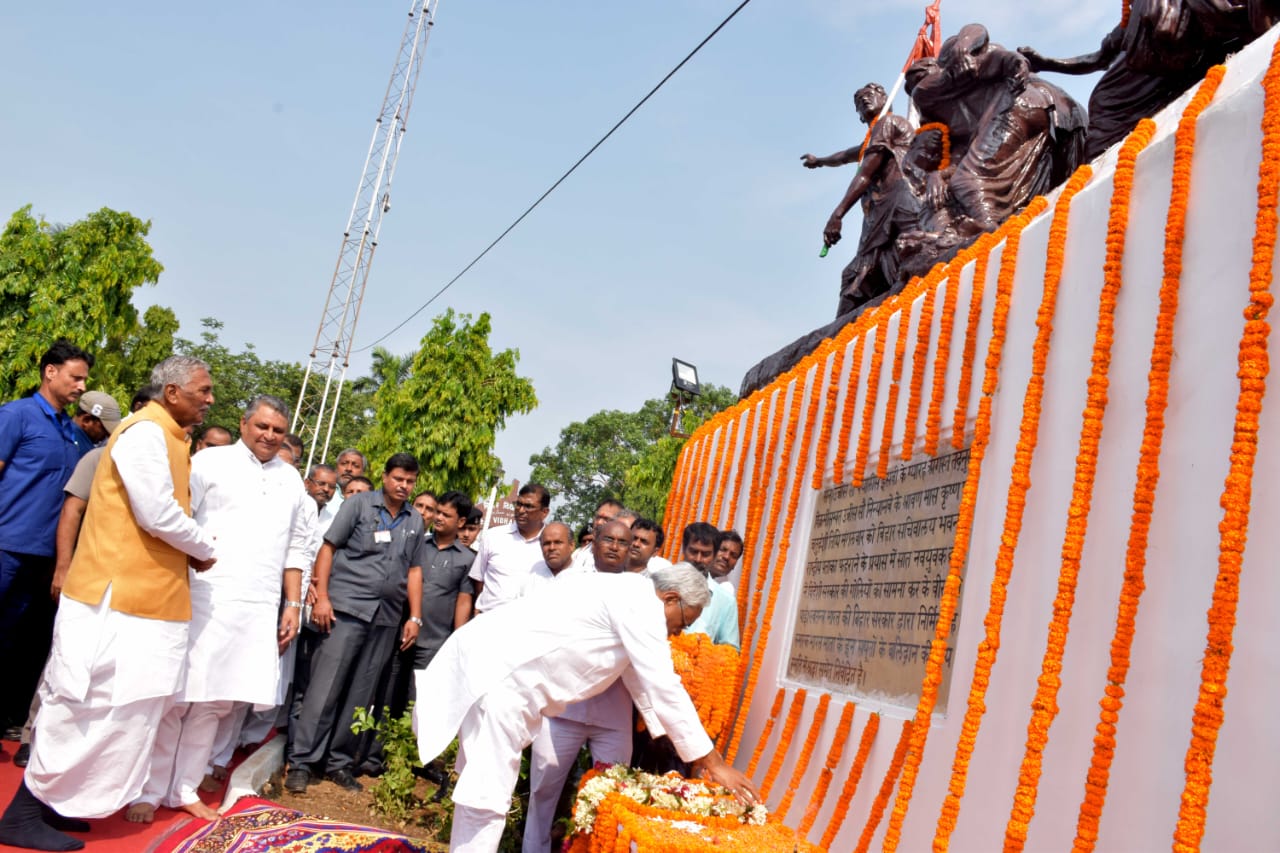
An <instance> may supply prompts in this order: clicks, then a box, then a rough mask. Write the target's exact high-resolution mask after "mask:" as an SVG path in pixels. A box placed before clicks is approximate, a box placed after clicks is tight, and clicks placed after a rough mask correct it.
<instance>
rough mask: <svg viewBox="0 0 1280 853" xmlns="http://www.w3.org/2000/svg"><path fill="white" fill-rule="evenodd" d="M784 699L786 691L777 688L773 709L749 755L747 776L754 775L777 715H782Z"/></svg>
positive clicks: (782, 688) (770, 710) (783, 688)
mask: <svg viewBox="0 0 1280 853" xmlns="http://www.w3.org/2000/svg"><path fill="white" fill-rule="evenodd" d="M786 697H787V689H786V688H785V687H779V688H778V692H777V694H776V695H775V696H774V697H773V707H772V708H770V709H769V719H768V720H767V721H766V722H765V724H764V731H762V732H760V737H759V738H758V739H757V740H756V748H755V750H754V751H752V753H751V761H750V762H748V763H747V775H748V776H752V777H754V776H755V775H756V767H757V766H758V765H759V764H760V757H761V756H762V755H764V745H765V744H766V743H768V742H769V735H771V734H773V726H774V724H775V723H776V722H777V721H778V715H779V714H781V713H782V700H783V699H785V698H786Z"/></svg>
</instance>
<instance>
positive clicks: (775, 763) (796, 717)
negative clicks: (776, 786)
mask: <svg viewBox="0 0 1280 853" xmlns="http://www.w3.org/2000/svg"><path fill="white" fill-rule="evenodd" d="M808 698H809V694H808V692H807V691H806V690H805V689H804V688H803V687H801V688H800V689H799V690H797V691H796V693H795V695H794V696H792V697H791V708H790V709H789V710H788V711H787V721H786V723H784V724H783V726H782V734H781V735H779V736H778V745H777V746H775V747H774V748H773V760H772V761H770V762H769V769H768V770H766V771H765V773H764V781H762V782H761V783H760V799H762V800H767V799H768V798H769V792H770V791H771V790H773V783H774V780H776V779H777V778H778V771H779V770H781V769H782V762H783V760H784V759H785V758H786V757H787V755H788V754H789V753H790V752H791V736H792V735H794V734H795V732H796V726H797V725H799V723H800V717H801V716H802V715H803V714H804V703H805V700H806V699H808Z"/></svg>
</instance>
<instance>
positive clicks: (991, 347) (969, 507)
mask: <svg viewBox="0 0 1280 853" xmlns="http://www.w3.org/2000/svg"><path fill="white" fill-rule="evenodd" d="M1047 206H1048V202H1046V201H1045V199H1044V197H1043V196H1037V197H1036V198H1035V199H1033V200H1032V202H1031V204H1029V205H1027V208H1026V209H1025V210H1024V211H1023V212H1022V213H1021V214H1019V215H1018V216H1015V217H1013V219H1012V220H1010V222H1011V223H1012V224H1009V229H1008V231H1007V232H1006V235H1007V237H1006V240H1005V246H1004V252H1003V254H1002V256H1001V266H1000V275H999V278H998V280H997V282H996V296H995V305H994V308H993V310H992V315H991V340H990V342H989V344H988V347H987V360H986V370H985V372H984V374H983V380H982V397H981V398H980V400H979V402H978V419H977V423H976V425H975V427H974V437H973V444H972V445H971V446H970V448H969V472H968V474H967V475H966V477H965V484H964V491H963V492H962V493H961V497H960V507H959V509H958V510H957V513H958V518H957V519H956V538H955V544H954V545H953V546H952V549H951V563H950V568H949V571H948V574H947V582H946V585H945V586H944V587H943V591H942V598H941V600H940V601H939V602H938V625H937V632H938V634H941V636H937V635H935V638H934V640H933V642H932V644H931V646H930V649H929V656H928V658H927V659H926V661H925V676H924V680H923V682H922V683H921V686H920V699H919V702H918V703H917V706H916V716H915V725H914V726H913V727H912V735H911V737H912V743H911V746H910V749H909V751H908V753H907V758H906V760H905V762H904V765H903V778H902V784H901V786H899V789H898V796H897V799H896V800H895V801H894V807H893V813H892V814H891V815H890V817H889V826H888V828H887V829H886V830H885V839H884V843H885V847H884V849H885V850H886V851H889V852H890V853H892V851H894V850H896V849H897V847H898V841H899V837H900V834H901V829H902V822H903V820H905V819H906V814H907V807H908V804H909V803H910V801H911V794H912V791H913V790H914V787H915V777H916V773H917V772H918V770H919V767H920V761H921V759H922V758H923V756H924V747H925V742H926V740H927V737H928V733H929V724H930V722H931V716H932V714H933V707H934V703H935V702H936V701H937V696H938V685H940V684H941V683H942V659H943V656H944V655H945V653H946V648H947V644H946V637H947V636H949V634H950V626H951V621H952V619H953V618H954V617H955V612H956V607H957V605H958V603H959V598H960V576H961V573H962V572H963V571H964V564H965V560H966V559H967V557H968V553H969V536H970V534H971V533H972V532H973V518H974V507H975V505H976V503H977V498H978V481H979V478H980V475H981V471H982V460H983V458H984V457H985V455H986V449H987V443H988V441H989V440H990V432H991V398H992V396H993V395H994V394H995V390H996V384H997V380H998V378H999V373H1000V362H1001V357H1002V356H1003V353H1004V339H1005V331H1006V328H1007V326H1008V321H1009V300H1010V296H1011V294H1012V292H1013V279H1014V273H1015V272H1016V268H1017V262H1018V248H1019V246H1020V245H1021V242H1022V230H1023V229H1024V228H1025V227H1026V226H1027V224H1028V223H1029V222H1031V220H1033V219H1034V218H1035V217H1037V216H1039V215H1040V214H1041V213H1042V212H1043V211H1044V210H1045V208H1046V207H1047ZM1006 224H1008V223H1006Z"/></svg>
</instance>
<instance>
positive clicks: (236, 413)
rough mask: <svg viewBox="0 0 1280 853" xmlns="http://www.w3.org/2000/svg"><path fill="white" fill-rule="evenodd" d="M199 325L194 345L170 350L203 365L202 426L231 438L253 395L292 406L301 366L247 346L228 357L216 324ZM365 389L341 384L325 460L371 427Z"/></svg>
mask: <svg viewBox="0 0 1280 853" xmlns="http://www.w3.org/2000/svg"><path fill="white" fill-rule="evenodd" d="M200 323H201V325H202V326H203V327H204V331H203V332H201V333H200V340H199V341H189V340H186V339H185V338H178V339H177V341H176V342H175V347H174V348H175V349H176V351H177V352H179V353H181V354H183V355H192V356H195V357H196V358H199V359H202V360H204V361H206V362H208V364H209V372H210V374H211V375H212V376H213V396H214V400H215V402H214V404H213V406H212V407H211V408H210V409H209V413H208V414H207V415H206V416H205V425H206V426H213V425H216V426H220V427H226V428H227V429H229V430H231V433H232V434H233V435H235V434H237V433H238V432H239V426H240V416H241V415H242V414H243V413H244V409H245V406H247V405H248V403H249V401H250V400H252V399H253V398H254V397H256V396H257V395H259V394H274V395H275V396H277V397H279V398H281V399H282V400H284V401H285V402H286V403H288V404H289V406H290V407H292V406H293V405H295V404H296V403H297V400H298V394H299V392H300V391H301V390H302V374H303V367H302V365H301V364H299V363H298V362H296V361H277V360H274V359H263V358H262V357H261V356H259V355H258V352H257V350H256V349H255V348H254V346H253V344H251V343H246V344H245V345H244V348H243V349H242V350H240V351H234V350H232V349H231V348H230V347H228V346H227V345H226V344H224V343H223V342H222V340H221V339H220V337H219V333H220V332H221V331H222V328H223V324H222V322H221V321H219V320H216V319H214V318H213V317H205V318H204V319H202V320H201V321H200ZM368 386H369V380H367V379H360V380H355V381H352V380H347V382H346V384H345V386H344V387H343V392H342V399H341V401H340V402H339V406H338V416H337V418H336V419H335V421H334V428H333V437H332V439H331V440H330V444H329V447H330V451H331V453H330V456H333V455H336V453H337V450H341V449H342V448H345V447H354V446H356V445H358V444H359V442H360V441H361V439H362V438H363V437H364V433H365V431H366V430H367V429H368V428H369V425H370V424H371V423H372V421H373V413H372V392H371V391H370V390H368ZM334 448H337V450H335V449H334Z"/></svg>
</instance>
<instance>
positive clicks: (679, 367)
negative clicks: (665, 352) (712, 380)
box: [671, 358, 702, 394]
mask: <svg viewBox="0 0 1280 853" xmlns="http://www.w3.org/2000/svg"><path fill="white" fill-rule="evenodd" d="M671 385H672V387H673V388H675V390H677V391H679V392H681V393H684V394H701V393H702V387H701V386H700V385H698V368H696V367H694V366H693V365H692V364H690V363H689V362H687V361H681V360H680V359H678V358H673V359H671Z"/></svg>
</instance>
